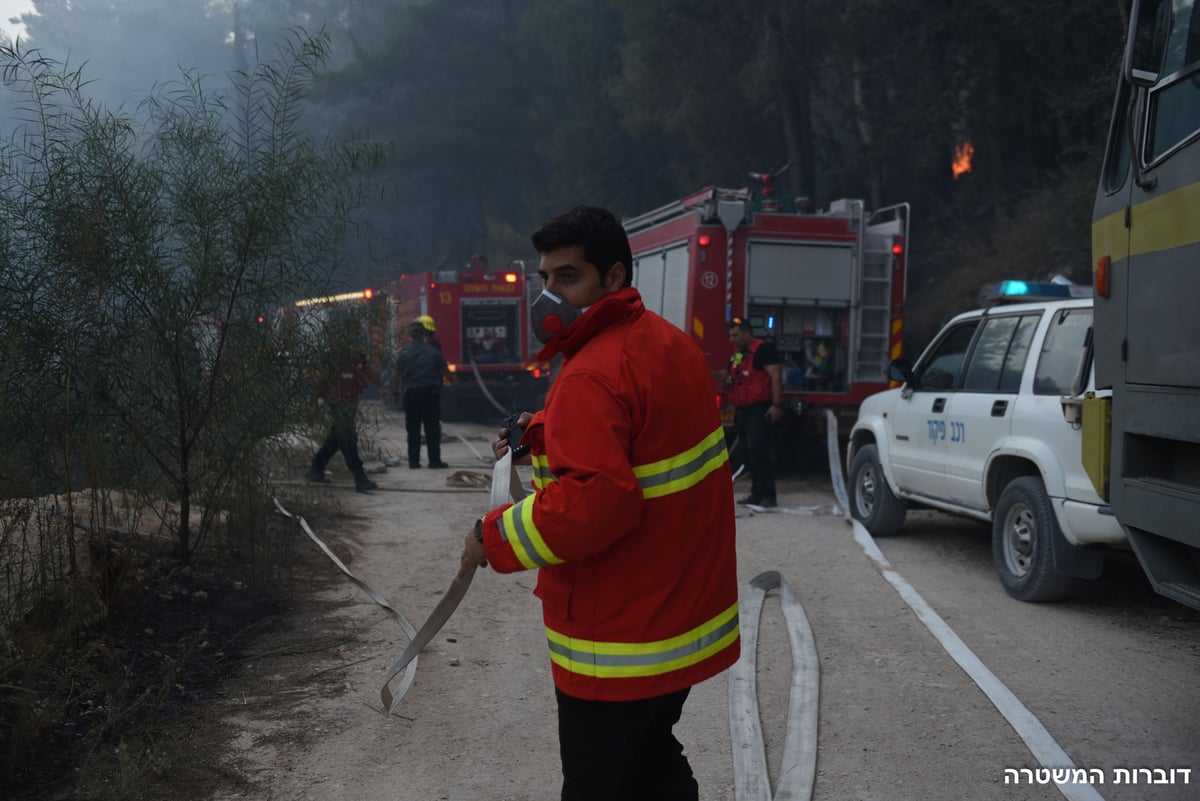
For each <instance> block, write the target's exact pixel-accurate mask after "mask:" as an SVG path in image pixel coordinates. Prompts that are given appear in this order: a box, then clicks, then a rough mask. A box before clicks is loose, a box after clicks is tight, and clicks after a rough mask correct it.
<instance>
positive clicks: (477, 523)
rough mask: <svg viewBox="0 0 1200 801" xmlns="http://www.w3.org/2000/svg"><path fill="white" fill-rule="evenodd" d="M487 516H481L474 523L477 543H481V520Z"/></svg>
mask: <svg viewBox="0 0 1200 801" xmlns="http://www.w3.org/2000/svg"><path fill="white" fill-rule="evenodd" d="M484 517H487V515H482V516H480V518H479V519H478V520H476V521H475V540H476V541H477V542H479V543H482V542H483V518H484Z"/></svg>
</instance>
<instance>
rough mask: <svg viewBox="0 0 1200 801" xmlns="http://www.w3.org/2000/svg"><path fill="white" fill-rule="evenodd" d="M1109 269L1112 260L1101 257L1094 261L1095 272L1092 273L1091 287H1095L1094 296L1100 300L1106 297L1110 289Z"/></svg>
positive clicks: (1110, 277)
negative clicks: (1097, 296)
mask: <svg viewBox="0 0 1200 801" xmlns="http://www.w3.org/2000/svg"><path fill="white" fill-rule="evenodd" d="M1111 268H1112V259H1110V258H1109V257H1108V256H1101V257H1100V258H1099V259H1098V260H1097V261H1096V271H1095V272H1094V273H1092V286H1093V287H1095V289H1096V294H1097V295H1099V296H1100V297H1102V298H1107V297H1108V292H1109V289H1110V288H1111V286H1110V282H1111V280H1112V276H1111V275H1110V272H1111Z"/></svg>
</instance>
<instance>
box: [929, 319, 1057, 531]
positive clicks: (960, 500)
mask: <svg viewBox="0 0 1200 801" xmlns="http://www.w3.org/2000/svg"><path fill="white" fill-rule="evenodd" d="M1042 315H1043V312H1041V311H1033V312H1024V313H1022V314H1011V315H991V316H988V317H987V318H985V319H984V321H983V325H982V326H981V327H980V330H979V335H978V336H976V337H975V342H974V344H973V345H972V347H971V353H970V355H969V356H968V357H967V364H966V369H965V370H964V371H963V380H962V387H961V388H960V389H959V391H958V392H956V393H955V394H954V397H953V398H952V400H951V401H950V405H949V408H948V409H947V411H946V427H947V429H948V436H947V439H946V498H947V500H949V501H952V502H954V503H956V504H959V505H961V506H966V507H969V508H972V509H976V510H979V511H986V510H987V508H988V504H987V493H986V491H985V489H984V469H985V467H986V465H987V460H988V457H989V455H990V454H991V451H992V449H993V448H994V446H995V444H996V443H997V442H1000V441H1001V440H1002V439H1004V438H1005V437H1007V436H1008V434H1009V431H1010V430H1011V428H1012V420H1013V413H1014V411H1015V410H1016V405H1017V400H1018V397H1019V396H1018V394H1017V393H1018V391H1019V390H1020V389H1021V380H1022V377H1023V375H1024V369H1025V364H1026V362H1027V361H1028V359H1029V348H1030V345H1031V343H1032V342H1033V338H1034V333H1035V332H1036V330H1037V327H1038V322H1039V321H1040V320H1041V318H1042Z"/></svg>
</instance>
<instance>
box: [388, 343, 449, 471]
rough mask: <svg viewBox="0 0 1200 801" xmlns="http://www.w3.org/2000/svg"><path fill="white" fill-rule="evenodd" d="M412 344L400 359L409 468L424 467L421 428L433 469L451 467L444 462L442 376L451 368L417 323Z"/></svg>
mask: <svg viewBox="0 0 1200 801" xmlns="http://www.w3.org/2000/svg"><path fill="white" fill-rule="evenodd" d="M408 333H409V344H408V347H406V348H405V349H404V350H403V351H401V352H400V355H399V357H397V359H396V376H397V378H398V379H399V383H400V387H401V396H402V400H401V402H402V403H403V405H404V427H405V429H406V430H407V431H408V466H409V467H410V468H412V469H414V470H415V469H417V468H419V467H420V466H421V429H422V428H424V429H425V447H426V448H427V449H428V452H429V466H430V467H435V468H441V467H449V465H448V464H446V463H445V462H443V461H442V431H441V418H442V376H444V375H445V374H446V373H447V371H448V367H447V365H446V358H445V357H444V356H443V355H442V351H441V350H440V349H439V348H435V347H434V346H433V345H431V344H430V343H429V329H428V328H426V327H425V325H424V324H423V323H422V322H421V321H420V320H414V321H413V322H412V324H411V325H410V326H409V329H408Z"/></svg>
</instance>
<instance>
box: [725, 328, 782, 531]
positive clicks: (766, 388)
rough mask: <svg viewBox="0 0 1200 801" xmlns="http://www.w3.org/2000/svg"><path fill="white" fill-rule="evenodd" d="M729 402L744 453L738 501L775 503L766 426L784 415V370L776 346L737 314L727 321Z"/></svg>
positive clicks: (768, 506)
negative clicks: (746, 487)
mask: <svg viewBox="0 0 1200 801" xmlns="http://www.w3.org/2000/svg"><path fill="white" fill-rule="evenodd" d="M729 341H730V343H732V344H733V354H732V355H731V356H730V357H729V371H728V375H729V378H728V386H729V402H730V403H731V404H732V405H733V425H734V429H735V430H736V431H737V439H738V440H739V441H741V443H742V446H743V447H744V448H745V453H746V466H747V467H748V468H749V470H750V494H749V495H747V496H746V497H745V498H742V499H741V500H740V501H738V503H739V504H745V505H748V506H762V507H766V508H771V507H773V506H775V465H774V464H773V463H772V461H771V433H770V429H769V425H770V424H771V423H778V422H779V421H780V419H782V417H783V370H782V368H781V367H780V366H779V351H778V350H776V349H775V346H774V345H772V344H771V343H770V342H766V341H764V340H762V339H758V338H756V337H755V336H754V329H753V328H752V327H751V325H750V323H748V322H747V321H746V320H744V319H742V318H741V317H734V318H732V319H730V321H729Z"/></svg>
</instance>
